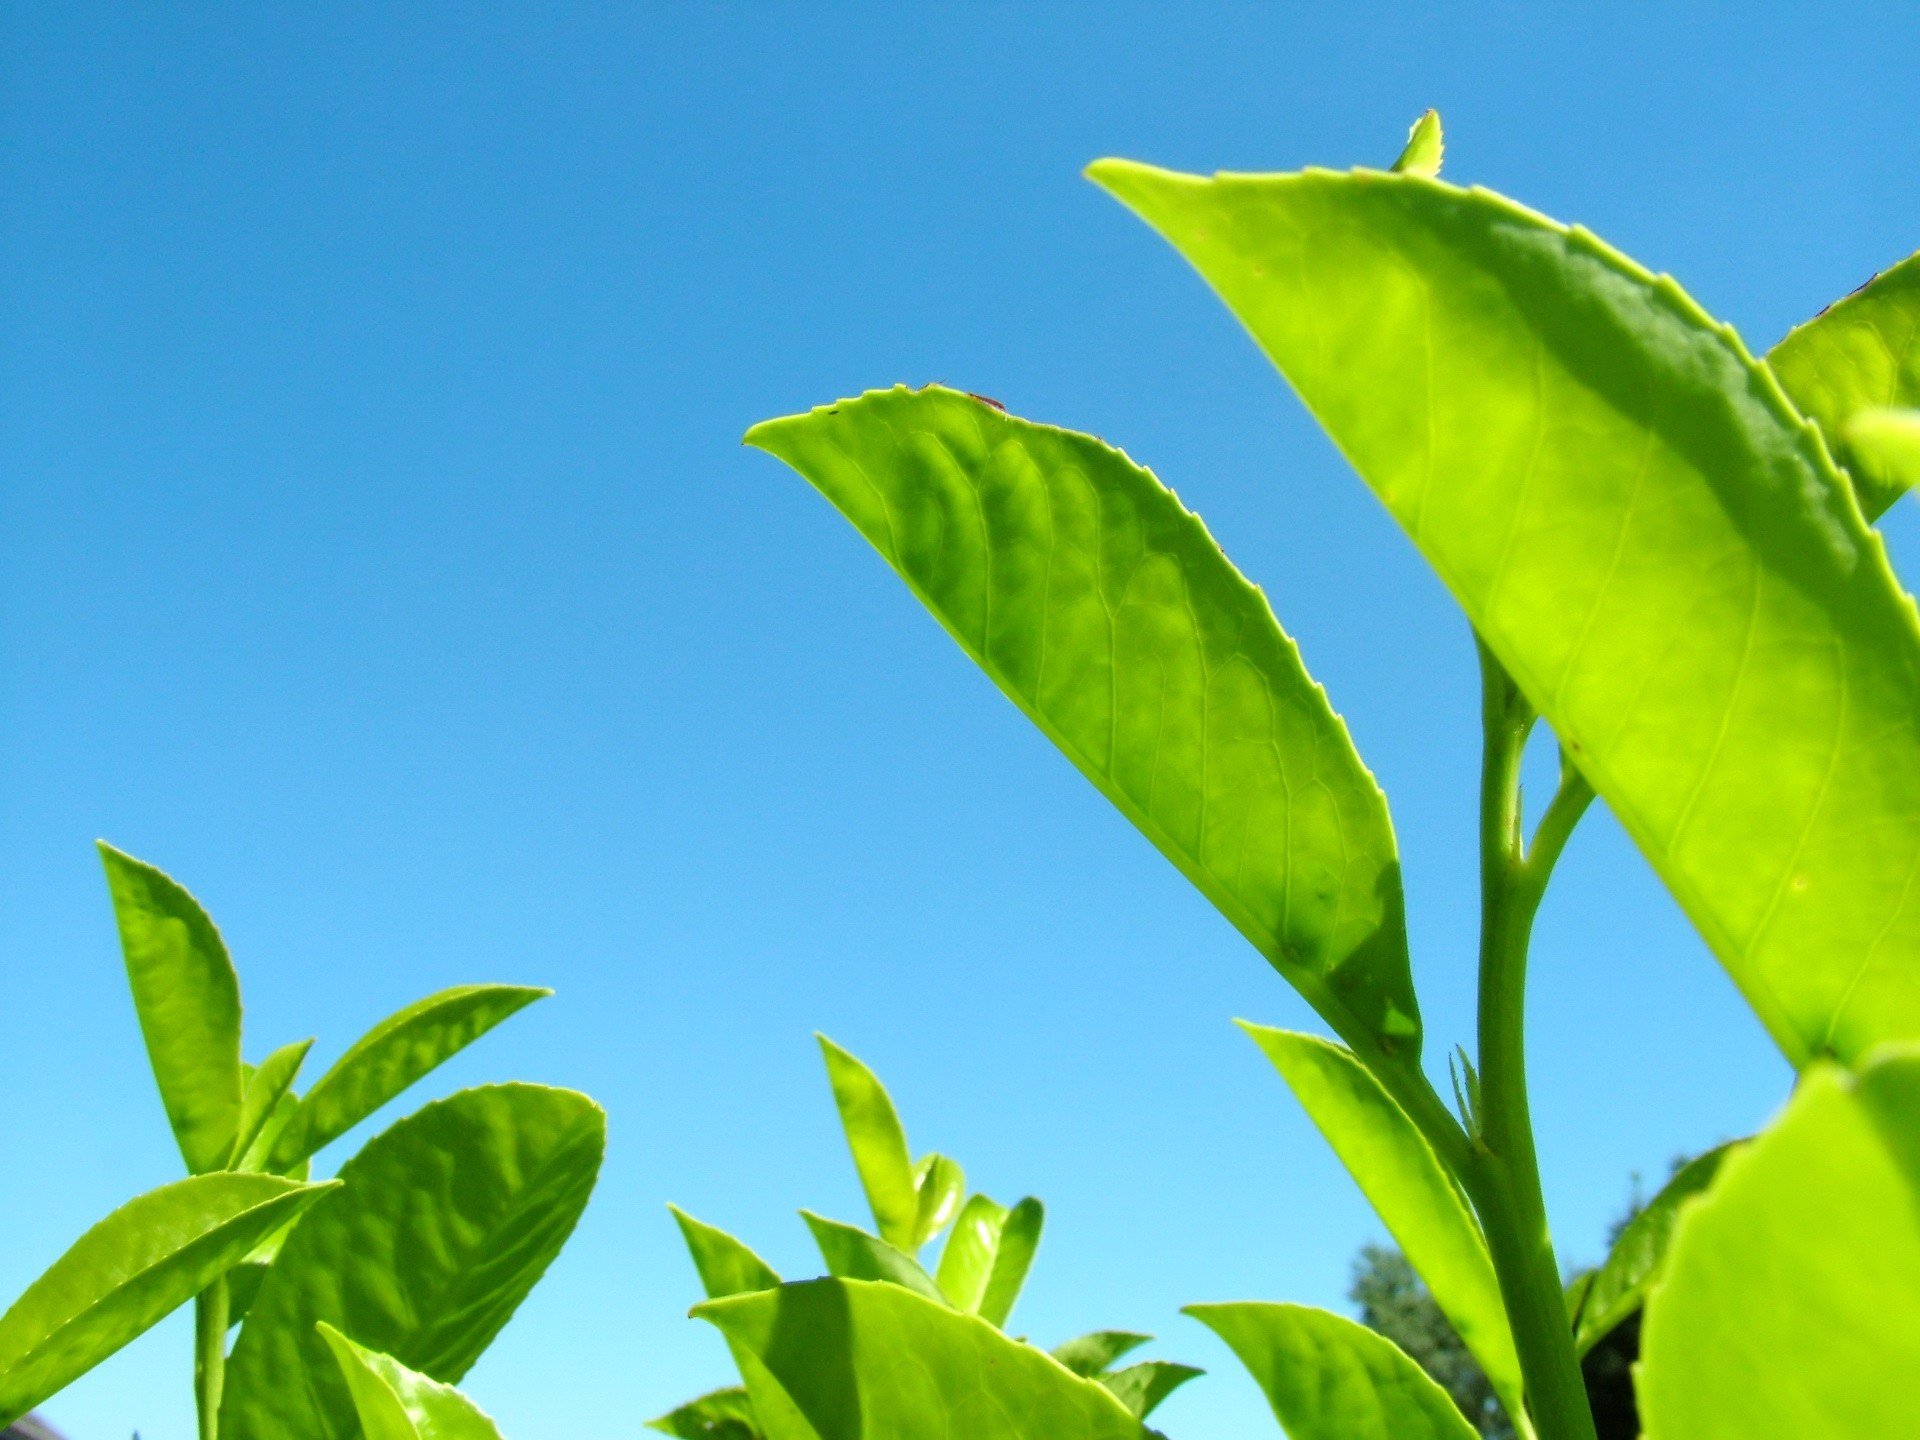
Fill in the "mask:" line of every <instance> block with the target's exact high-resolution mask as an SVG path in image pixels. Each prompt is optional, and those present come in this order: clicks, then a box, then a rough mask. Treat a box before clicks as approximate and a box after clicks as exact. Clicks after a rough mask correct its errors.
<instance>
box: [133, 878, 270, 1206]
mask: <svg viewBox="0 0 1920 1440" xmlns="http://www.w3.org/2000/svg"><path fill="white" fill-rule="evenodd" d="M100 860H101V863H102V864H103V865H104V866H105V867H106V871H107V889H108V891H109V892H110V893H111V894H112V896H113V913H114V917H115V918H116V919H117V920H118V922H119V926H120V948H121V950H122V951H123V952H124V954H125V956H126V962H127V984H128V986H129V987H130V988H131V989H132V991H133V1004H134V1009H135V1010H136V1011H137V1012H138V1013H139V1016H140V1031H141V1033H142V1034H143V1035H144V1036H145V1037H146V1041H147V1056H148V1058H149V1059H150V1060H151V1061H152V1062H153V1078H154V1080H155V1082H156V1083H157V1084H158V1085H159V1087H160V1100H161V1103H162V1104H163V1105H164V1106H165V1107H166V1111H167V1121H168V1123H169V1124H171V1125H172V1126H173V1134H174V1138H175V1139H176V1140H177V1141H178V1142H179V1144H180V1154H181V1156H182V1157H183V1158H184V1159H185V1160H186V1162H187V1169H188V1171H189V1172H190V1173H192V1174H195V1175H202V1174H205V1173H206V1172H207V1171H209V1170H219V1169H222V1168H223V1167H225V1165H226V1164H227V1161H228V1159H229V1158H230V1157H231V1155H232V1153H233V1137H234V1135H235V1133H236V1132H237V1131H238V1129H239V1126H240V1092H241V1080H240V981H239V978H238V977H237V976H236V975H235V974H234V971H233V961H232V960H230V959H228V958H227V947H226V944H225V942H223V941H222V940H221V938H220V932H219V930H218V929H216V928H215V926H214V923H213V921H212V920H210V919H208V918H207V912H206V911H205V910H203V909H202V908H201V907H200V902H199V901H197V900H195V899H194V898H193V896H191V895H189V894H188V893H187V892H186V891H185V890H184V889H183V888H182V887H181V886H179V885H177V884H175V883H174V882H173V881H172V880H171V879H169V878H168V877H167V876H166V875H164V874H162V873H161V872H160V871H159V870H156V869H155V868H154V867H153V866H151V865H148V864H146V863H145V862H144V861H140V860H136V859H134V858H133V857H132V856H131V855H123V854H122V853H121V852H120V851H118V850H116V849H114V848H113V846H111V845H108V844H106V843H105V842H104V841H102V842H101V845H100Z"/></svg>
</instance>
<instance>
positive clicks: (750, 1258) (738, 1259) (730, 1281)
mask: <svg viewBox="0 0 1920 1440" xmlns="http://www.w3.org/2000/svg"><path fill="white" fill-rule="evenodd" d="M667 1209H669V1210H671V1211H672V1212H673V1218H674V1219H675V1220H676V1221H677V1222H679V1225H680V1234H681V1236H682V1237H683V1238H684V1239H685V1240H686V1242H687V1250H688V1253H690V1254H691V1255H692V1256H693V1268H694V1269H695V1270H697V1271H699V1272H700V1284H701V1287H702V1288H703V1289H704V1290H705V1291H706V1292H707V1298H708V1299H709V1300H718V1299H720V1298H721V1297H722V1296H723V1295H738V1294H740V1293H741V1292H743V1291H749V1290H771V1289H772V1288H773V1287H774V1286H776V1285H778V1284H779V1283H780V1277H779V1276H778V1275H776V1274H774V1273H773V1268H772V1267H771V1266H770V1265H768V1264H767V1262H766V1261H764V1260H762V1259H761V1258H760V1257H759V1256H758V1255H756V1254H754V1253H753V1251H751V1250H749V1249H748V1248H747V1247H746V1246H745V1245H743V1244H741V1243H740V1242H739V1241H738V1240H736V1239H734V1238H733V1236H731V1235H729V1234H728V1233H727V1232H726V1231H724V1230H717V1229H715V1228H714V1227H713V1226H711V1225H708V1224H706V1223H704V1222H703V1221H699V1220H696V1219H694V1218H693V1216H691V1215H689V1214H687V1212H686V1211H684V1210H682V1209H680V1208H679V1207H678V1206H677V1205H669V1206H668V1207H667Z"/></svg>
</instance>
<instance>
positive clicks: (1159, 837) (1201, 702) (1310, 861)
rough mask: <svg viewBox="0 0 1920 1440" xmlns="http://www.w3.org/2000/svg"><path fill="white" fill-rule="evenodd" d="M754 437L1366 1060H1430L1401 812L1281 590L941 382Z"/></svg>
mask: <svg viewBox="0 0 1920 1440" xmlns="http://www.w3.org/2000/svg"><path fill="white" fill-rule="evenodd" d="M747 443H749V444H751V445H757V446H759V447H760V448H761V449H764V450H767V451H769V452H770V453H772V454H774V455H777V456H779V457H780V458H781V459H782V460H785V461H786V462H787V463H788V464H789V465H791V466H793V467H794V468H795V469H796V470H798V471H799V472H800V473H801V474H802V475H804V476H805V477H806V478H807V479H808V480H809V481H811V482H812V483H813V485H814V486H815V487H816V488H817V489H818V490H819V491H820V492H821V493H822V494H823V495H825V496H826V497H827V499H828V500H830V501H832V502H833V504H834V505H835V506H837V507H838V508H839V509H840V511H841V513H842V514H844V515H845V516H846V517H847V519H848V520H850V521H851V522H852V523H853V525H854V527H855V528H856V529H858V530H859V531H860V533H861V534H862V535H864V536H865V537H866V538H867V540H868V541H869V542H871V543H872V544H873V546H874V547H875V548H876V549H877V550H879V552H880V553H881V555H882V556H884V557H885V558H886V560H887V561H888V563H889V564H891V565H892V566H893V568H894V569H895V570H896V571H898V572H899V574H900V576H901V578H902V579H904V580H905V581H906V582H907V585H908V587H909V588H910V589H911V590H912V591H913V593H914V594H915V596H917V597H918V598H919V599H920V601H921V602H922V603H923V604H924V605H926V606H927V608H928V609H929V610H931V611H932V612H933V614H934V615H935V617H936V618H937V619H938V620H939V621H940V623H941V624H942V625H943V626H945V627H946V629H947V631H948V633H950V634H951V635H952V636H953V637H954V639H955V640H956V641H958V642H959V644H960V647H961V648H962V649H963V650H965V651H966V653H967V654H968V655H969V656H970V657H971V658H972V659H973V660H974V661H975V662H976V663H977V664H978V665H980V667H981V668H982V669H983V670H985V671H986V672H987V674H988V675H989V676H990V677H991V678H992V679H993V681H994V683H995V684H997V685H998V686H999V687H1000V688H1001V690H1003V691H1004V692H1005V693H1006V695H1007V696H1008V698H1009V699H1011V700H1012V701H1013V702H1014V703H1015V704H1016V705H1018V706H1019V707H1020V708H1021V710H1023V711H1024V712H1025V713H1026V715H1027V717H1028V718H1029V719H1030V720H1032V721H1033V722H1034V724H1035V725H1037V726H1038V727H1039V728H1040V729H1041V730H1042V731H1043V732H1044V733H1045V734H1046V736H1047V737H1048V738H1049V739H1050V740H1052V741H1053V742H1054V744H1055V745H1057V746H1059V747H1060V749H1061V750H1062V751H1063V752H1065V754H1066V755H1067V757H1068V758H1069V759H1071V760H1072V761H1073V763H1074V764H1075V765H1076V766H1078V767H1079V768H1080V770H1081V771H1082V773H1084V774H1085V775H1086V776H1087V778H1088V779H1090V780H1091V781H1092V782H1093V783H1094V784H1095V785H1096V786H1097V787H1099V789H1100V790H1101V792H1102V793H1104V794H1105V795H1106V796H1107V798H1108V799H1109V800H1111V801H1112V802H1113V803H1114V805H1115V806H1117V807H1118V808H1119V809H1120V811H1121V813H1122V814H1124V815H1125V816H1126V817H1127V818H1128V819H1129V820H1131V821H1132V822H1133V823H1134V824H1135V825H1136V826H1138V827H1139V828H1140V830H1141V831H1142V832H1143V833H1144V834H1145V835H1146V836H1147V837H1148V838H1149V839H1150V840H1152V841H1153V843H1154V844H1155V845H1156V846H1158V847H1159V849H1160V850H1161V852H1162V853H1164V854H1165V855H1166V856H1167V858H1168V859H1170V860H1171V861H1173V863H1174V864H1175V865H1177V866H1178V867H1179V868H1180V870H1181V871H1182V873H1184V874H1185V875H1186V876H1187V878H1188V879H1189V880H1191V881H1192V882H1193V883H1194V884H1195V885H1197V886H1198V887H1199V888H1200V890H1201V891H1202V892H1203V893H1204V894H1205V895H1206V896H1207V898H1208V899H1209V900H1211V901H1212V902H1213V903H1214V905H1215V906H1217V907H1218V908H1219V909H1220V911H1221V913H1222V914H1224V915H1225V916H1226V917H1227V918H1228V919H1229V920H1231V921H1232V922H1233V924H1234V925H1235V926H1236V927H1237V928H1238V929H1239V930H1240V931H1241V933H1242V934H1243V935H1245V936H1246V937H1247V939H1248V940H1249V941H1251V942H1252V943H1253V945H1254V946H1255V947H1256V948H1257V949H1258V950H1259V951H1260V953H1261V954H1262V955H1264V956H1266V958H1267V959H1268V960H1269V961H1270V962H1272V964H1273V965H1274V967H1275V968H1276V969H1278V970H1279V971H1280V972H1281V974H1283V975H1284V976H1286V977H1287V979H1288V980H1290V981H1291V982H1292V983H1293V984H1294V985H1295V986H1296V987H1298V988H1299V989H1300V991H1301V993H1302V994H1304V995H1305V996H1306V997H1307V999H1308V1000H1309V1001H1310V1002H1311V1003H1312V1004H1313V1005H1314V1006H1315V1008H1316V1009H1318V1010H1319V1011H1320V1013H1321V1014H1322V1015H1324V1016H1325V1017H1326V1018H1327V1021H1328V1023H1329V1024H1331V1025H1332V1026H1333V1027H1334V1029H1335V1030H1337V1031H1338V1032H1339V1033H1340V1034H1341V1035H1342V1036H1343V1037H1345V1038H1346V1039H1347V1040H1348V1041H1349V1043H1351V1044H1353V1045H1354V1046H1355V1048H1356V1049H1358V1050H1360V1051H1361V1052H1362V1053H1363V1054H1365V1055H1366V1056H1367V1057H1368V1058H1369V1060H1370V1061H1371V1060H1373V1059H1375V1058H1376V1057H1392V1059H1393V1060H1394V1061H1395V1062H1397V1063H1398V1064H1400V1065H1401V1066H1402V1067H1403V1073H1404V1074H1405V1075H1407V1076H1408V1077H1409V1078H1410V1079H1411V1077H1412V1076H1413V1072H1414V1070H1415V1069H1417V1057H1418V1053H1419V1047H1420V1024H1419V1013H1418V1007H1417V1006H1416V1004H1415V1002H1414V995H1413V983H1412V980H1411V978H1410V974H1409V970H1408V964H1407V946H1406V926H1405V917H1404V913H1403V902H1402V896H1401V889H1400V869H1399V861H1398V859H1397V858H1396V853H1395V850H1394V842H1393V829H1392V825H1391V823H1390V822H1389V820H1388V818H1387V806H1386V800H1385V797H1383V796H1382V795H1381V793H1380V789H1379V786H1377V785H1376V784H1375V783H1374V781H1373V777H1372V776H1371V775H1369V774H1368V773H1367V771H1366V769H1365V768H1364V767H1363V766H1362V765H1361V763H1360V760H1359V757H1358V756H1357V755H1355V753H1354V749H1353V743H1352V741H1351V740H1350V739H1349V738H1348V735H1347V730H1346V726H1345V725H1344V724H1342V723H1341V721H1340V718H1339V717H1338V716H1337V715H1335V714H1334V713H1333V710H1332V709H1331V707H1329V705H1328V704H1327V699H1326V696H1325V694H1323V693H1322V691H1321V690H1320V688H1319V686H1317V685H1316V684H1314V682H1313V680H1312V679H1311V678H1310V677H1309V676H1308V674H1307V672H1306V669H1305V668H1304V667H1303V666H1302V665H1301V663H1300V655H1299V652H1298V651H1297V650H1296V649H1295V647H1294V644H1293V642H1292V641H1291V640H1290V639H1288V638H1287V636H1286V635H1285V634H1284V633H1283V632H1282V631H1281V629H1280V626H1279V625H1278V623H1277V622H1276V621H1275V620H1274V618H1273V612H1272V611H1271V610H1270V609H1269V608H1268V606H1267V602H1266V597H1265V596H1263V595H1262V594H1261V593H1260V592H1259V591H1258V590H1257V589H1255V588H1254V587H1253V586H1252V585H1250V584H1249V583H1248V582H1247V581H1246V580H1245V579H1244V578H1243V577H1242V576H1241V575H1240V573H1239V572H1238V571H1237V570H1235V569H1234V568H1233V566H1232V565H1231V564H1229V563H1228V561H1227V559H1226V557H1225V556H1223V555H1222V554H1221V553H1220V550H1219V547H1217V546H1216V545H1215V544H1214V542H1213V539H1212V537H1211V536H1209V535H1208V534H1207V531H1206V527H1205V526H1203V525H1202V524H1201V523H1200V521H1199V520H1198V519H1197V518H1196V517H1195V516H1194V515H1192V514H1190V513H1189V512H1188V511H1187V510H1186V508H1185V507H1184V506H1182V505H1181V503H1180V501H1179V499H1178V498H1177V497H1176V496H1175V495H1174V494H1173V493H1172V492H1171V491H1169V490H1168V489H1166V488H1165V487H1164V486H1162V485H1161V484H1160V482H1159V481H1158V480H1156V479H1155V478H1154V477H1153V476H1152V475H1151V474H1149V473H1148V472H1147V471H1145V470H1143V469H1141V468H1140V467H1139V466H1137V465H1135V464H1134V463H1133V462H1132V461H1130V460H1129V459H1128V458H1127V457H1126V456H1125V455H1122V454H1121V453H1120V452H1119V451H1117V450H1114V449H1112V448H1110V447H1108V446H1106V445H1103V444H1101V443H1100V442H1099V441H1098V440H1095V439H1092V438H1091V437H1089V436H1086V435H1077V434H1074V433H1073V432H1071V431H1067V430H1056V429H1052V428H1049V427H1047V426H1042V425H1033V424H1029V423H1028V422H1026V421H1024V420H1018V419H1015V418H1013V417H1012V416H1010V415H1005V414H1002V413H1001V412H1000V411H998V410H996V409H994V408H992V407H991V406H988V405H985V404H983V403H981V402H980V401H978V400H975V399H973V398H971V397H970V396H967V395H963V394H960V393H958V392H957V391H952V390H945V389H941V388H939V387H929V388H927V389H925V390H918V391H913V390H906V389H903V388H896V389H893V390H888V391H874V392H871V393H869V394H867V395H865V396H862V397H861V398H860V399H858V400H845V401H841V402H840V403H839V404H837V405H829V406H826V407H824V408H821V409H818V410H814V411H812V412H811V413H809V414H806V415H796V416H792V417H789V418H787V419H784V420H772V421H768V422H767V423H765V424H762V425H757V426H755V427H754V428H753V429H752V430H750V431H748V432H747Z"/></svg>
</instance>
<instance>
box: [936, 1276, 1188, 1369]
mask: <svg viewBox="0 0 1920 1440" xmlns="http://www.w3.org/2000/svg"><path fill="white" fill-rule="evenodd" d="M943 1288H944V1287H943ZM1151 1339H1153V1337H1152V1336H1151V1335H1141V1334H1137V1333H1136V1332H1134V1331H1132V1330H1091V1331H1088V1332H1087V1333H1086V1334H1085V1335H1076V1336H1075V1337H1074V1338H1073V1339H1071V1340H1069V1341H1067V1342H1066V1343H1065V1344H1062V1345H1056V1346H1054V1347H1053V1350H1052V1351H1051V1352H1050V1353H1051V1354H1052V1356H1053V1358H1054V1359H1056V1360H1058V1361H1059V1362H1060V1363H1061V1364H1062V1365H1064V1366H1066V1367H1067V1368H1068V1369H1069V1370H1071V1371H1073V1373H1074V1374H1076V1375H1086V1376H1094V1375H1098V1374H1100V1372H1101V1371H1103V1370H1106V1369H1109V1368H1110V1367H1111V1366H1112V1365H1113V1362H1114V1361H1116V1360H1118V1359H1119V1358H1120V1357H1121V1356H1122V1355H1125V1354H1126V1353H1127V1352H1128V1351H1130V1350H1137V1349H1139V1348H1140V1347H1141V1346H1142V1345H1144V1344H1146V1343H1147V1342H1148V1341H1149V1340H1151Z"/></svg>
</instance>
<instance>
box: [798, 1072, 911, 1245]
mask: <svg viewBox="0 0 1920 1440" xmlns="http://www.w3.org/2000/svg"><path fill="white" fill-rule="evenodd" d="M813 1038H814V1039H816V1040H818V1041H819V1042H820V1053H821V1055H822V1056H824V1057H825V1058H826V1062H827V1079H828V1081H829V1082H830V1083H831V1084H832V1086H833V1103H834V1104H835V1105H836V1106H838V1107H839V1110H840V1126H841V1128H842V1129H843V1130H845V1131H846V1135H847V1148H848V1149H850V1150H851V1151H852V1152H853V1167H854V1169H855V1170H857V1171H859V1172H860V1185H861V1188H862V1189H864V1190H865V1191H866V1192H867V1204H868V1205H869V1206H870V1207H872V1210H873V1223H874V1228H876V1229H877V1230H879V1232H880V1236H881V1238H882V1239H884V1240H885V1241H886V1242H887V1243H888V1244H889V1245H894V1246H897V1247H899V1248H900V1249H902V1250H905V1249H908V1248H913V1237H914V1231H915V1228H916V1226H917V1224H918V1222H919V1214H920V1197H919V1194H918V1192H917V1191H916V1190H915V1188H914V1176H913V1160H912V1156H911V1152H909V1151H908V1149H907V1132H906V1131H905V1130H904V1129H902V1128H901V1125H900V1116H899V1113H898V1112H897V1111H896V1110H895V1109H894V1108H893V1098H892V1097H891V1096H890V1095H888V1094H887V1087H886V1086H884V1085H882V1084H881V1083H880V1077H879V1076H877V1075H875V1074H874V1073H873V1071H871V1070H869V1069H868V1068H867V1067H866V1066H865V1065H863V1064H861V1063H860V1061H859V1060H857V1059H855V1058H854V1056H853V1055H852V1054H850V1053H849V1052H848V1051H845V1050H842V1049H841V1048H840V1047H839V1046H838V1045H836V1044H834V1043H833V1041H831V1040H829V1039H828V1038H827V1037H826V1036H824V1035H820V1034H816V1035H815V1036H814V1037H813Z"/></svg>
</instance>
